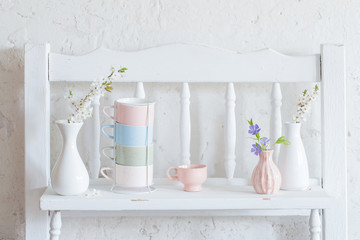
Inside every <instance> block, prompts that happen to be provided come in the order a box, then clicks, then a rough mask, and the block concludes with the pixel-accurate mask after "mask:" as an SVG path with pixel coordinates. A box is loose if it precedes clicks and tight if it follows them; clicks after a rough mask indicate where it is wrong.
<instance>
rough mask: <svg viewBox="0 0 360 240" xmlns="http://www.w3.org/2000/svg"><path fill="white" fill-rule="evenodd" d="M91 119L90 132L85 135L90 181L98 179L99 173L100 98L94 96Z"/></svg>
mask: <svg viewBox="0 0 360 240" xmlns="http://www.w3.org/2000/svg"><path fill="white" fill-rule="evenodd" d="M92 107H93V117H92V118H90V119H89V121H90V131H89V132H88V133H87V135H89V136H88V137H89V141H90V144H89V145H88V146H87V147H88V159H89V160H88V167H89V176H90V178H91V179H97V178H99V173H100V166H101V162H100V149H99V147H100V116H99V107H100V96H95V97H94V100H93V103H92Z"/></svg>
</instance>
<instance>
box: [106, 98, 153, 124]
mask: <svg viewBox="0 0 360 240" xmlns="http://www.w3.org/2000/svg"><path fill="white" fill-rule="evenodd" d="M108 108H114V116H111V115H110V114H108V113H107V112H106V109H108ZM154 108H155V102H151V101H148V100H145V99H142V98H120V99H118V100H116V101H115V103H114V105H110V106H105V107H104V108H103V112H104V114H105V115H106V116H107V117H109V118H110V119H115V121H116V122H117V123H120V124H123V125H128V126H147V125H152V124H153V123H154ZM148 117H149V119H148Z"/></svg>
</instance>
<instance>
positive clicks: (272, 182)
mask: <svg viewBox="0 0 360 240" xmlns="http://www.w3.org/2000/svg"><path fill="white" fill-rule="evenodd" d="M273 152H274V151H273V150H266V151H262V152H261V153H259V162H258V164H257V165H256V167H255V169H254V171H253V173H252V176H251V183H252V185H253V187H254V189H255V192H257V193H259V194H274V193H277V192H278V191H279V189H280V185H281V174H280V171H279V169H278V167H277V166H276V165H275V163H274V162H273V160H272V155H273Z"/></svg>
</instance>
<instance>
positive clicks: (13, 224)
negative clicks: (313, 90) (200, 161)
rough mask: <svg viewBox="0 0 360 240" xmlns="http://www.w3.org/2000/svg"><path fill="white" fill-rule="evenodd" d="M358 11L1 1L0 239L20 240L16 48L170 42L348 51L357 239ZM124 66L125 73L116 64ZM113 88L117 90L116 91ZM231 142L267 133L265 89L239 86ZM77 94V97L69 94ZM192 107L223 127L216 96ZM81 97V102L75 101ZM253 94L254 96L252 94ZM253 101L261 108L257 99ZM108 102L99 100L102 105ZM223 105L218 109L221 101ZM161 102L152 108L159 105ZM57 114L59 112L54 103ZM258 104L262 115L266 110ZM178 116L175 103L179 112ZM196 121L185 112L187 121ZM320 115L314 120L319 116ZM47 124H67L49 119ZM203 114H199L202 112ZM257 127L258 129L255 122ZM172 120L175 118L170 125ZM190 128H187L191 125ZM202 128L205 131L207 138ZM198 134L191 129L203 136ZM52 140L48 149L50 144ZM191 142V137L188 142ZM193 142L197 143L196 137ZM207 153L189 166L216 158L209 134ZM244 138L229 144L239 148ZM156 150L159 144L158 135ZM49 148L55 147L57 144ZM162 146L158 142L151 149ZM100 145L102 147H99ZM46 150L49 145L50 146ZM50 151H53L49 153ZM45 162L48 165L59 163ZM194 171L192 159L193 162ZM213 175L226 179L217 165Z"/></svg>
mask: <svg viewBox="0 0 360 240" xmlns="http://www.w3.org/2000/svg"><path fill="white" fill-rule="evenodd" d="M359 8H360V2H359V1H356V0H333V1H326V0H316V1H312V0H278V1H275V0H271V1H269V0H256V1H245V0H230V1H220V0H210V1H205V0H192V1H190V0H183V1H170V0H147V1H140V0H132V1H130V0H121V1H104V0H103V1H85V0H78V1H53V0H51V1H45V0H32V1H16V0H0V80H1V81H0V84H1V88H0V90H1V94H0V152H1V153H2V157H1V160H0V161H1V168H0V181H1V187H0V192H1V194H0V202H1V204H0V216H1V220H0V239H22V238H23V236H24V193H23V186H24V167H23V166H24V140H23V139H24V133H23V132H24V127H23V125H24V120H23V116H24V114H23V112H24V101H23V99H24V91H23V78H24V76H23V70H24V56H23V55H24V51H23V49H24V44H25V43H27V42H32V43H44V42H49V43H50V44H51V48H52V51H55V52H61V53H66V54H83V53H86V52H88V51H91V50H93V49H95V48H97V47H100V46H104V47H108V48H111V49H120V50H136V49H141V48H145V47H151V46H157V45H161V44H166V43H171V42H189V43H200V44H207V45H213V46H218V47H223V48H228V49H232V50H236V51H240V52H245V51H251V50H257V49H260V48H264V47H271V48H274V49H276V50H278V51H281V52H284V53H290V54H291V53H295V54H296V53H299V54H303V53H317V52H319V51H320V44H321V43H344V44H346V47H347V57H346V60H347V83H348V90H347V93H348V102H347V104H348V105H347V106H348V108H347V109H348V130H349V131H348V166H349V167H348V173H349V177H348V182H349V187H348V188H349V194H348V198H349V201H348V202H349V236H350V237H349V239H360V230H359V228H358V227H357V226H359V224H360V206H359V201H360V189H359V188H358V187H357V186H358V184H359V183H360V175H359V174H358V169H360V158H359V156H360V150H359V148H358V144H359V143H360V141H359V140H358V138H357V136H359V134H360V125H359V124H358V119H359V118H360V112H359V110H358V109H359V108H358V107H357V105H358V104H357V103H358V102H359V101H360V83H359V73H360V65H359V64H358V63H359V61H357V60H358V57H359V54H360V45H359V44H358V43H359V42H360V31H359V28H358V26H359V23H360V14H358V9H359ZM122 64H124V65H126V63H122ZM68 87H69V86H67V85H61V84H59V85H56V86H54V89H55V93H56V94H54V95H53V96H52V98H53V100H54V101H55V103H54V105H53V106H57V105H56V104H59V101H57V100H59V99H60V98H61V95H62V93H63V92H64V91H65V89H67V88H68ZM119 87H120V86H119ZM145 87H146V88H147V90H148V93H149V95H150V96H152V97H154V98H160V96H161V97H164V98H165V99H173V100H174V102H176V103H177V100H176V97H177V96H176V94H178V93H179V86H177V85H176V86H170V87H169V86H163V85H156V84H154V85H148V86H145ZM235 87H236V91H237V94H238V101H237V102H238V105H237V110H238V124H240V128H239V131H244V129H245V127H246V126H245V125H244V124H243V122H242V121H243V120H245V119H246V118H248V117H249V116H253V117H254V118H256V119H259V122H261V123H262V124H263V125H264V126H265V127H266V126H267V118H268V117H269V109H268V107H267V105H266V103H265V101H266V99H267V98H268V97H269V94H270V87H271V86H269V85H266V84H265V85H258V86H253V85H246V84H243V85H237V86H235ZM303 87H304V86H294V85H291V84H288V85H285V86H283V89H284V90H286V91H285V92H284V99H285V98H286V99H287V101H286V102H284V109H283V117H284V119H288V118H290V117H291V110H292V106H291V105H292V104H293V103H294V101H295V99H294V97H293V95H295V94H296V95H297V94H298V92H299V91H300V90H301V89H302V88H303ZM78 88H79V87H78ZM120 88H121V89H120V90H119V92H117V93H116V94H119V96H120V95H121V94H128V93H130V92H132V90H133V85H124V86H121V87H120ZM191 89H192V91H193V92H192V94H193V98H194V101H195V102H198V104H200V102H201V101H210V100H211V101H212V103H214V104H215V106H216V107H215V108H214V109H215V110H214V111H215V112H216V114H215V115H214V116H215V117H214V119H212V120H213V121H212V122H213V124H214V126H215V125H220V126H221V119H220V114H221V111H222V106H221V103H220V105H216V104H217V101H215V100H214V99H213V98H209V97H208V96H207V95H206V93H205V90H206V91H208V90H210V91H211V90H212V91H213V92H215V95H217V96H218V97H222V96H223V93H224V91H222V89H223V90H224V89H225V86H222V85H221V86H217V85H208V86H197V85H194V86H191ZM79 91H80V90H79ZM256 93H260V94H256ZM259 95H260V96H259ZM116 97H117V96H116V95H115V96H114V95H113V96H111V97H108V98H106V99H104V100H103V103H105V104H106V103H110V102H111V101H112V98H116ZM220 99H221V98H220ZM158 100H159V99H158ZM60 102H61V101H60ZM264 103H265V104H264ZM177 104H178V103H177ZM197 109H198V110H201V109H200V108H199V107H198V105H196V104H195V105H194V107H193V109H192V111H193V112H195V111H196V110H197ZM316 109H318V108H316ZM52 114H53V118H59V117H64V116H63V115H62V114H63V113H60V112H55V111H54V110H53V112H52ZM204 114H207V113H206V112H204ZM261 116H262V118H261ZM174 118H175V117H174ZM318 119H319V113H318V111H314V113H313V117H312V118H311V120H310V121H309V122H308V123H306V125H304V128H303V132H302V134H303V139H304V141H305V147H306V148H307V152H308V155H309V158H310V165H311V169H310V171H311V175H312V176H318V175H319V169H320V168H319V164H318V163H317V161H316V159H317V158H318V157H319V154H320V153H319V148H316V147H314V145H315V146H316V144H313V143H317V142H318V140H319V121H318ZM192 121H193V122H194V130H195V129H196V128H195V126H199V124H198V123H196V119H192ZM209 128H211V126H209ZM201 129H205V128H204V127H202V128H198V130H197V131H199V132H200V131H202V130H201ZM53 132H54V137H53V139H57V137H58V135H56V134H58V133H56V131H53ZM195 133H196V132H195ZM201 134H202V133H196V135H201ZM211 134H213V135H211ZM211 134H210V135H208V136H207V138H206V139H210V140H211V141H212V142H211V141H210V142H209V146H210V148H209V149H210V150H209V149H208V150H206V149H203V148H202V146H204V145H202V144H204V143H202V142H201V141H200V140H199V139H196V138H195V139H194V140H193V141H194V142H195V143H196V144H195V147H199V148H198V149H197V148H192V156H194V157H195V158H198V157H199V158H200V156H201V153H202V152H204V153H205V155H206V154H207V156H208V157H209V158H210V160H209V162H210V163H212V164H214V165H215V164H216V163H219V161H217V160H216V159H211V157H210V156H211V146H216V143H217V142H218V141H217V140H216V138H214V137H216V136H217V135H216V132H215V131H212V132H211ZM239 136H241V135H239V134H238V137H239ZM159 139H161V138H160V135H159ZM55 141H56V140H55ZM159 141H160V140H159ZM108 143H109V142H106V140H104V139H103V144H105V145H106V144H108ZM53 145H54V144H53ZM243 145H245V151H248V149H247V148H246V146H248V143H247V142H246V141H244V140H241V139H239V143H238V146H239V147H238V149H241V150H237V153H238V156H239V158H238V159H237V161H238V167H237V173H236V174H237V175H238V176H248V175H249V173H250V171H251V167H252V166H253V165H254V164H255V163H256V160H255V159H251V158H250V159H251V161H252V162H250V161H244V159H243V156H244V157H245V156H246V157H247V158H248V159H249V154H248V153H247V152H245V151H243V149H244V148H243V147H242V146H243ZM55 149H56V146H55ZM167 154H168V152H166V150H165V153H163V154H162V155H161V159H163V161H162V164H159V165H158V167H157V169H156V170H157V175H162V174H163V169H164V168H165V167H166V166H167V165H169V164H173V163H174V162H175V161H176V159H166V158H167V157H168V158H171V155H170V153H169V155H167ZM55 155H56V151H55V152H54V153H53V158H55V157H56V156H55ZM195 161H196V159H195ZM215 166H216V167H217V170H216V171H215V172H213V173H211V174H212V175H221V174H223V169H222V166H221V164H220V163H219V164H217V165H215ZM307 224H308V219H307V218H303V217H298V218H294V217H286V218H278V217H251V218H249V217H229V218H225V217H213V218H212V217H186V218H181V217H169V218H167V217H166V218H165V217H154V218H148V217H143V218H135V217H131V218H129V217H123V218H104V219H103V218H93V219H66V220H65V221H64V227H63V229H62V232H63V235H62V239H284V240H285V239H306V238H307V237H308V236H309V234H308V228H307Z"/></svg>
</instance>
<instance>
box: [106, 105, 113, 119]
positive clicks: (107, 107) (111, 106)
mask: <svg viewBox="0 0 360 240" xmlns="http://www.w3.org/2000/svg"><path fill="white" fill-rule="evenodd" d="M109 108H115V107H114V105H110V106H104V107H103V113H104V114H105V115H106V116H107V117H108V118H110V119H114V116H111V115H109V114H108V113H107V112H106V111H105V109H109Z"/></svg>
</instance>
